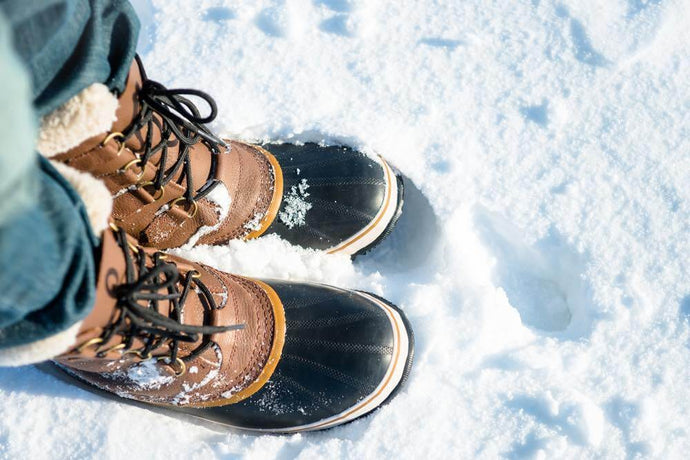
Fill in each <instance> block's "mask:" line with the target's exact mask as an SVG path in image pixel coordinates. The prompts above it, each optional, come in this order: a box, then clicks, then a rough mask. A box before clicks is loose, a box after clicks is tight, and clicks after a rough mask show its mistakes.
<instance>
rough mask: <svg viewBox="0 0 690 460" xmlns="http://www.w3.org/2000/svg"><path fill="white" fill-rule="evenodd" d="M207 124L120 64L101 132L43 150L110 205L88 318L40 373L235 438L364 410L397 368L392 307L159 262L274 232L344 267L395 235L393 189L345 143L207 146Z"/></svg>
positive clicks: (187, 95) (404, 340)
mask: <svg viewBox="0 0 690 460" xmlns="http://www.w3.org/2000/svg"><path fill="white" fill-rule="evenodd" d="M191 97H198V98H201V99H203V100H204V101H205V102H206V103H208V105H209V107H210V109H211V112H210V114H206V115H205V114H202V113H201V111H200V109H199V108H198V107H197V106H196V105H195V104H194V102H193V101H192V100H191ZM215 114H216V107H215V103H214V101H213V99H211V98H210V97H209V96H208V95H206V94H205V93H203V92H200V91H195V90H171V89H167V88H165V87H164V86H163V85H161V84H160V83H157V82H154V81H152V80H149V79H148V78H147V77H146V74H145V72H144V70H143V66H142V64H141V62H140V61H139V60H138V59H136V60H135V61H134V62H133V63H132V67H131V69H130V73H129V77H128V81H127V85H126V88H125V90H124V92H123V93H122V94H120V95H118V96H117V111H116V112H115V121H114V123H113V124H112V126H111V127H110V129H108V130H106V131H105V132H102V133H99V134H97V135H94V136H93V137H90V138H89V139H87V140H84V141H82V142H80V143H79V145H77V146H72V147H71V148H69V149H67V150H66V151H57V152H56V151H53V152H52V153H51V156H52V159H53V160H54V161H57V162H59V163H62V164H64V165H67V166H69V167H72V168H75V169H77V170H79V171H82V172H87V173H89V174H91V175H93V176H95V177H96V178H97V179H99V180H101V181H102V182H103V183H104V184H105V186H106V187H107V189H108V191H109V193H110V195H111V196H112V203H113V209H112V214H111V218H110V225H109V227H108V228H107V229H106V230H105V231H104V233H103V235H102V248H101V255H100V260H99V268H98V276H97V278H98V282H97V298H96V304H95V307H94V309H93V311H92V312H91V313H90V315H89V316H88V317H87V318H86V319H85V320H84V321H83V322H82V324H81V326H80V330H79V333H78V337H77V342H76V344H75V345H74V346H73V347H72V348H71V349H70V350H69V351H67V352H66V353H64V354H62V355H60V356H59V357H57V358H56V359H55V361H56V362H57V363H58V364H59V365H60V367H62V368H63V369H64V370H66V371H67V372H69V373H70V374H71V375H73V376H76V377H77V378H79V379H80V380H82V381H85V382H87V383H88V384H91V385H94V386H95V387H98V388H100V389H101V390H105V391H107V392H111V393H114V394H116V395H118V396H121V397H124V398H130V399H134V400H137V401H140V402H144V403H149V404H153V405H157V406H164V407H168V408H171V409H174V410H178V411H182V412H186V413H189V414H192V415H196V416H199V417H201V418H204V419H209V420H214V421H217V422H220V423H224V424H226V425H230V426H234V427H238V428H244V429H252V430H265V431H271V432H298V431H307V430H316V429H323V428H329V427H333V426H336V425H339V424H342V423H346V422H348V421H351V420H353V419H355V418H357V417H360V416H362V415H365V414H367V413H369V412H371V411H372V410H374V409H375V408H377V407H379V406H380V405H381V404H383V403H385V402H386V401H388V400H389V399H390V398H391V397H393V395H394V394H395V393H396V392H397V391H398V390H399V389H400V387H401V385H402V384H403V382H404V381H405V379H406V377H407V375H408V373H409V371H410V366H411V362H412V351H413V338H412V330H411V328H410V325H409V323H408V321H407V319H406V318H405V316H404V314H403V313H402V312H401V311H400V310H399V309H398V308H396V307H395V306H394V305H392V304H391V303H389V302H387V301H386V300H384V299H382V298H380V297H377V296H375V295H372V294H369V293H365V292H359V291H348V290H343V289H338V288H334V287H330V286H325V285H319V284H313V283H299V282H286V281H276V280H259V279H252V278H248V277H244V276H237V275H232V274H228V273H224V272H221V271H219V270H216V269H214V268H212V267H209V266H207V265H203V264H200V263H195V262H192V261H188V260H185V259H183V258H180V257H176V256H173V255H171V254H167V253H166V252H164V250H165V249H169V248H176V247H180V246H186V247H192V246H195V245H200V244H211V245H217V244H223V243H226V242H228V241H229V240H232V239H252V238H257V237H260V236H262V235H266V234H277V235H279V236H280V237H281V238H283V239H285V240H287V241H288V242H290V243H293V244H296V245H300V246H303V247H306V248H312V249H317V250H322V251H326V252H329V253H343V254H349V255H356V254H359V253H362V252H364V251H366V250H367V249H369V248H370V247H372V246H373V245H375V244H377V243H378V242H379V241H380V240H381V239H382V238H384V237H385V236H386V235H387V234H388V233H389V232H390V230H391V229H392V227H393V225H394V224H395V222H396V220H397V218H398V217H399V215H400V212H401V208H402V181H401V178H400V177H399V175H398V174H397V173H396V172H395V171H394V170H393V169H392V168H391V167H390V166H389V165H388V164H387V163H386V161H385V160H383V159H382V158H372V157H369V156H367V155H364V154H362V153H360V152H357V151H355V150H353V149H350V148H346V147H323V146H320V145H317V144H305V145H292V144H282V145H278V144H275V145H272V144H267V145H263V146H257V145H250V144H246V143H242V142H239V141H229V140H223V139H220V138H218V137H216V136H215V135H214V134H213V133H212V132H211V131H210V130H209V129H208V128H207V126H206V124H207V123H208V122H210V121H212V120H213V118H214V117H215ZM58 150H59V148H58Z"/></svg>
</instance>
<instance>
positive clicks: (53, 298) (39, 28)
mask: <svg viewBox="0 0 690 460" xmlns="http://www.w3.org/2000/svg"><path fill="white" fill-rule="evenodd" d="M138 29H139V23H138V20H137V18H136V14H135V13H134V10H133V8H132V7H131V5H130V4H129V3H128V2H126V1H123V0H0V79H2V80H3V81H2V86H1V87H0V93H2V92H3V91H9V89H11V88H13V87H16V88H20V90H18V91H17V92H18V93H22V91H21V88H24V87H27V88H28V91H27V93H28V94H27V97H26V98H22V97H21V94H19V95H18V96H17V97H14V98H13V95H12V94H0V126H1V127H0V193H2V196H1V197H0V200H3V201H5V202H6V203H15V205H14V206H4V205H0V267H1V268H0V270H1V271H0V349H2V348H7V347H12V346H16V345H24V344H29V343H31V342H34V341H36V340H40V339H43V338H46V337H48V336H50V335H53V334H56V333H58V332H61V331H64V330H66V329H68V328H69V327H70V326H71V325H73V324H75V323H76V322H78V321H79V320H81V319H83V318H84V317H85V316H86V315H87V314H88V313H89V311H90V310H91V308H92V306H93V302H94V297H95V277H96V258H97V254H98V253H99V249H98V245H99V241H98V239H97V238H96V237H95V236H94V235H93V232H92V231H91V229H90V227H89V223H88V220H87V217H86V212H85V209H84V205H83V204H82V202H81V200H80V198H79V196H78V195H77V193H76V191H75V190H73V189H72V188H71V186H70V185H69V184H68V183H67V182H66V181H65V180H64V179H63V178H62V177H61V176H60V174H59V173H58V172H57V171H56V170H55V169H54V168H53V167H52V166H51V165H50V163H49V162H48V161H46V160H45V159H44V158H42V157H40V156H39V155H38V154H37V153H36V152H35V151H34V149H33V143H34V141H35V130H34V128H33V126H35V125H36V121H37V120H38V117H40V116H41V115H44V114H46V113H49V112H51V111H52V110H54V109H55V108H57V107H58V106H60V105H61V104H62V103H64V102H66V101H67V100H68V99H69V98H70V97H72V96H74V95H76V94H77V93H79V92H80V91H81V90H82V89H84V88H86V87H88V86H89V85H91V84H93V83H104V84H106V85H107V86H108V87H109V88H110V89H111V90H112V91H114V92H121V91H122V90H123V89H124V85H125V83H126V79H127V73H128V71H129V66H130V64H131V61H132V59H133V58H134V52H135V46H136V40H137V34H138ZM19 67H23V69H21V68H19ZM21 79H25V80H26V81H21ZM8 88H9V89H8ZM8 100H9V101H10V102H9V103H3V102H6V101H8ZM25 113H28V114H29V115H28V116H27V117H23V114H25ZM31 113H32V114H33V120H31V118H32V116H31ZM24 118H27V120H24ZM32 125H33V126H32ZM6 126H9V128H5V127H6Z"/></svg>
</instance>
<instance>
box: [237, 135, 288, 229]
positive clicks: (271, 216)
mask: <svg viewBox="0 0 690 460" xmlns="http://www.w3.org/2000/svg"><path fill="white" fill-rule="evenodd" d="M252 147H254V148H255V149H257V150H258V151H259V152H261V153H263V154H264V156H265V157H266V159H267V160H268V162H269V163H271V167H272V168H273V177H274V178H275V179H274V184H273V197H272V198H271V204H269V205H268V210H266V215H265V216H264V218H263V219H261V222H260V223H259V228H258V229H257V230H254V231H252V232H251V233H249V234H248V235H247V236H245V237H244V239H245V240H251V239H254V238H258V237H260V236H261V235H263V234H264V232H265V231H266V230H268V227H270V226H271V224H272V223H273V221H274V220H275V218H276V216H277V215H278V209H280V203H281V201H283V170H282V169H281V168H280V164H279V163H278V160H276V157H274V156H273V155H271V153H270V152H269V151H268V150H266V149H263V148H261V147H259V146H258V145H252Z"/></svg>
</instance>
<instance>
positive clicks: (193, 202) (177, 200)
mask: <svg viewBox="0 0 690 460" xmlns="http://www.w3.org/2000/svg"><path fill="white" fill-rule="evenodd" d="M180 201H187V202H189V203H191V204H192V212H191V213H190V212H187V215H189V218H190V219H193V218H194V216H196V213H197V212H198V211H199V205H198V204H197V203H196V201H194V200H191V201H190V200H188V199H187V198H186V197H184V196H181V197H179V198H175V199H174V200H173V201H172V202H170V207H173V206H175V205H176V204H177V203H179V202H180Z"/></svg>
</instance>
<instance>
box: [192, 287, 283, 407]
mask: <svg viewBox="0 0 690 460" xmlns="http://www.w3.org/2000/svg"><path fill="white" fill-rule="evenodd" d="M248 279H249V280H251V281H252V282H254V283H256V284H258V285H259V286H260V287H261V288H262V289H263V290H264V292H266V295H268V298H269V300H270V301H271V306H272V307H273V319H274V321H275V325H274V327H273V344H272V345H271V352H270V353H269V354H268V359H267V360H266V364H265V365H264V368H263V369H262V370H261V373H260V374H259V376H258V377H257V378H256V380H254V381H253V382H252V383H251V384H249V386H247V387H246V388H244V389H243V390H241V391H239V392H237V393H235V394H234V395H232V396H231V397H230V398H225V399H216V400H214V401H209V402H202V403H199V404H190V405H189V406H187V407H217V406H227V405H228V404H234V403H237V402H240V401H242V400H243V399H247V398H248V397H250V396H251V395H253V394H254V393H256V392H257V391H259V390H260V389H261V388H262V387H263V386H264V385H265V384H266V382H268V380H269V379H270V378H271V376H272V375H273V372H275V370H276V367H277V366H278V362H279V361H280V357H281V356H282V354H283V346H284V345H285V310H284V309H283V302H281V301H280V297H278V294H277V293H276V291H274V290H273V288H272V287H271V286H269V285H268V284H266V283H264V282H263V281H259V280H255V279H253V278H248Z"/></svg>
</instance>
